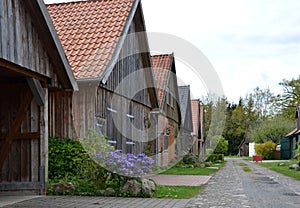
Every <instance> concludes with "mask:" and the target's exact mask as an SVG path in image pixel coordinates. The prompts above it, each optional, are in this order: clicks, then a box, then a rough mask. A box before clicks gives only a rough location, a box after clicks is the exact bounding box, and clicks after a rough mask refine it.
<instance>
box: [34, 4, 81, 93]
mask: <svg viewBox="0 0 300 208" xmlns="http://www.w3.org/2000/svg"><path fill="white" fill-rule="evenodd" d="M29 2H30V3H33V1H29ZM36 3H37V5H38V7H39V8H40V12H41V14H42V16H43V18H44V19H45V21H46V26H47V28H48V30H49V32H50V35H51V37H52V40H53V42H54V44H55V47H56V50H57V52H58V54H59V56H60V58H61V61H62V64H63V66H64V69H65V72H66V76H67V77H68V82H69V88H70V89H71V90H73V91H78V85H77V82H76V80H75V77H74V74H73V72H72V69H71V66H70V64H69V61H68V59H67V57H66V54H65V52H64V49H63V47H62V45H61V42H60V39H59V37H58V34H57V32H56V30H55V27H54V25H53V22H52V20H51V17H50V14H49V12H48V10H47V8H46V5H45V3H44V1H43V0H36Z"/></svg>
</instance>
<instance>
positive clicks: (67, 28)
mask: <svg viewBox="0 0 300 208" xmlns="http://www.w3.org/2000/svg"><path fill="white" fill-rule="evenodd" d="M133 3H134V0H94V1H79V2H69V3H60V4H49V5H47V9H48V11H49V13H50V16H51V18H52V21H53V23H54V26H55V29H56V31H57V33H58V35H59V38H60V40H61V42H62V45H63V47H64V49H65V53H66V55H67V58H68V60H69V62H70V65H71V67H72V70H73V73H74V76H75V78H76V79H83V78H99V77H101V75H102V74H103V72H104V71H105V69H106V66H107V65H108V63H109V61H110V60H111V59H112V56H113V53H114V51H115V47H116V44H117V42H118V40H119V37H120V36H121V34H122V31H123V28H124V26H125V23H126V20H127V18H128V15H129V14H130V11H131V8H132V6H133Z"/></svg>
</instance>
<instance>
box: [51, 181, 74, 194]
mask: <svg viewBox="0 0 300 208" xmlns="http://www.w3.org/2000/svg"><path fill="white" fill-rule="evenodd" d="M53 190H54V192H55V193H56V194H64V193H72V192H73V191H74V190H75V188H74V186H73V184H72V183H68V182H60V183H55V184H53Z"/></svg>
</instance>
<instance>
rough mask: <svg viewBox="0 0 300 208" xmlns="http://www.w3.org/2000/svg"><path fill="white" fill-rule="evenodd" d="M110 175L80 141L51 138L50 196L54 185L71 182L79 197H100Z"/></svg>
mask: <svg viewBox="0 0 300 208" xmlns="http://www.w3.org/2000/svg"><path fill="white" fill-rule="evenodd" d="M108 175H109V173H108V171H107V170H105V169H104V168H102V167H101V166H99V165H98V164H97V163H96V162H95V161H94V160H93V159H92V158H90V156H89V155H88V154H87V153H86V151H85V150H84V149H83V147H82V146H81V144H80V142H79V141H78V140H75V141H73V140H71V139H59V138H49V168H48V176H49V194H55V193H54V191H53V190H52V185H53V184H54V183H57V182H71V183H72V184H73V185H74V187H75V191H74V193H73V194H77V195H99V191H100V190H101V189H104V188H105V181H106V179H107V177H108Z"/></svg>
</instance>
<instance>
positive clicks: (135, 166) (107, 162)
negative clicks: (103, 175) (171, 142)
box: [94, 150, 154, 177]
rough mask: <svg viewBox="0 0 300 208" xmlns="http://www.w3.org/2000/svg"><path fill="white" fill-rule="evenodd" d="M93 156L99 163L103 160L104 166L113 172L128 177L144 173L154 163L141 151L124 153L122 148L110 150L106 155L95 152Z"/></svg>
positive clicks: (148, 171) (148, 170)
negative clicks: (139, 152)
mask: <svg viewBox="0 0 300 208" xmlns="http://www.w3.org/2000/svg"><path fill="white" fill-rule="evenodd" d="M94 157H95V158H96V159H98V160H100V163H101V164H103V161H104V167H105V168H107V169H108V170H110V171H112V172H113V173H115V174H118V175H123V176H129V177H141V176H143V175H146V174H148V173H150V171H151V169H152V167H153V165H154V160H153V159H152V158H150V157H147V156H146V155H145V154H143V153H142V154H138V155H137V156H136V155H134V154H131V153H128V154H126V155H125V154H123V153H122V150H115V151H111V152H109V153H108V156H107V157H103V156H102V154H95V155H94Z"/></svg>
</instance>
